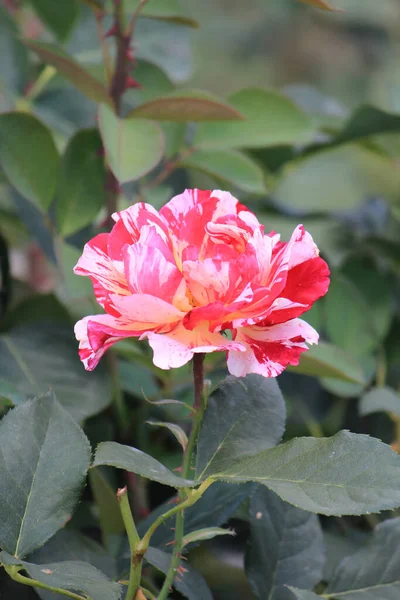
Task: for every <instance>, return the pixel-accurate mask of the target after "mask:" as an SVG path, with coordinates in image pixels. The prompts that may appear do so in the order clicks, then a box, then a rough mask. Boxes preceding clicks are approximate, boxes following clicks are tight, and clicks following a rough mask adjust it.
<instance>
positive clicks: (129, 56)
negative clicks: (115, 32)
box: [126, 46, 135, 62]
mask: <svg viewBox="0 0 400 600" xmlns="http://www.w3.org/2000/svg"><path fill="white" fill-rule="evenodd" d="M126 58H127V59H128V60H129V61H130V62H135V57H134V56H133V48H132V46H128V48H127V50H126Z"/></svg>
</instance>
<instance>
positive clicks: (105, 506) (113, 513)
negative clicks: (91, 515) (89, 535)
mask: <svg viewBox="0 0 400 600" xmlns="http://www.w3.org/2000/svg"><path fill="white" fill-rule="evenodd" d="M89 481H90V489H91V490H92V494H93V497H94V500H95V502H96V506H97V509H98V511H99V521H100V529H101V534H102V540H103V544H104V546H106V547H107V543H108V536H111V535H122V534H123V533H124V532H125V526H124V522H123V520H122V516H121V510H120V505H119V502H118V500H117V496H116V492H115V491H114V490H113V489H112V487H111V485H110V484H109V483H108V481H107V479H106V477H105V476H104V474H103V473H102V471H101V469H100V468H99V469H91V470H90V471H89Z"/></svg>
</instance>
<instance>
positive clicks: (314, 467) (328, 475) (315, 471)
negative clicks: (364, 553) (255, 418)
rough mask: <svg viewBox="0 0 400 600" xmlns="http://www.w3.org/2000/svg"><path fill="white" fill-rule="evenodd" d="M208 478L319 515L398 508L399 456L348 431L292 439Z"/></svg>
mask: <svg viewBox="0 0 400 600" xmlns="http://www.w3.org/2000/svg"><path fill="white" fill-rule="evenodd" d="M212 476H213V478H215V479H220V480H223V481H231V482H233V483H240V482H242V481H256V482H258V483H262V484H263V485H265V486H266V487H268V488H269V489H271V490H273V491H274V492H276V493H277V494H278V495H279V496H280V497H281V498H282V499H283V500H286V502H290V503H291V504H293V505H294V506H298V507H299V508H302V509H303V510H308V511H310V512H316V513H321V514H324V515H337V516H340V515H347V514H348V515H360V514H364V513H369V512H379V511H381V510H386V509H392V508H395V507H397V506H400V456H399V455H398V454H396V453H395V452H394V451H393V450H392V449H391V448H390V446H387V445H386V444H383V443H382V442H381V441H379V440H377V439H376V438H370V437H368V436H366V435H359V434H355V433H349V432H348V431H341V432H339V433H337V434H336V435H335V436H333V437H331V438H306V437H305V438H296V439H293V440H291V441H290V442H288V443H286V444H282V445H280V446H277V447H276V448H270V449H269V450H264V451H263V452H260V453H258V454H255V455H253V456H249V457H247V458H244V459H241V460H238V461H236V462H235V463H233V464H232V466H230V467H229V468H228V469H225V470H224V471H223V472H220V473H213V475H212Z"/></svg>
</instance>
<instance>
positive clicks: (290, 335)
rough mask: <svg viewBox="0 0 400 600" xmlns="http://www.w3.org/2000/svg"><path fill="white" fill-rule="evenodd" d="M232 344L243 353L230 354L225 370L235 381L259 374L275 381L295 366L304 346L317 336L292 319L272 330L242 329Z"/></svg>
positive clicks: (308, 328)
mask: <svg viewBox="0 0 400 600" xmlns="http://www.w3.org/2000/svg"><path fill="white" fill-rule="evenodd" d="M235 341H237V342H240V343H241V344H243V345H244V346H245V347H246V352H236V351H230V352H229V354H228V370H229V372H230V373H231V374H232V375H235V376H236V377H244V376H245V375H247V374H249V373H258V374H260V375H263V376H264V377H276V376H277V375H279V374H280V373H282V371H283V370H284V369H285V368H286V367H287V366H288V365H298V364H299V360H300V355H301V353H302V352H304V351H305V350H308V347H307V344H306V342H307V343H308V344H316V343H317V342H318V333H317V332H316V331H315V329H313V328H312V327H311V325H309V324H308V323H306V322H305V321H302V320H301V319H293V320H292V321H288V322H286V323H281V324H279V325H273V326H272V327H258V326H254V327H245V328H242V329H238V330H237V335H236V337H235Z"/></svg>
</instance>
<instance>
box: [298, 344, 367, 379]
mask: <svg viewBox="0 0 400 600" xmlns="http://www.w3.org/2000/svg"><path fill="white" fill-rule="evenodd" d="M288 370H289V371H293V372H294V373H301V374H302V375H312V376H314V377H334V378H336V379H343V380H344V381H350V382H352V383H360V384H364V383H365V376H364V373H363V370H362V368H361V366H360V365H359V364H358V362H357V361H356V360H355V359H354V358H353V357H352V356H351V355H349V354H347V353H346V352H344V351H343V350H341V349H340V348H337V347H336V346H334V345H333V344H328V343H327V342H319V344H318V345H317V346H312V347H311V348H310V349H309V350H308V351H307V352H304V353H303V354H302V356H301V359H300V363H299V365H298V366H297V367H288Z"/></svg>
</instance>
